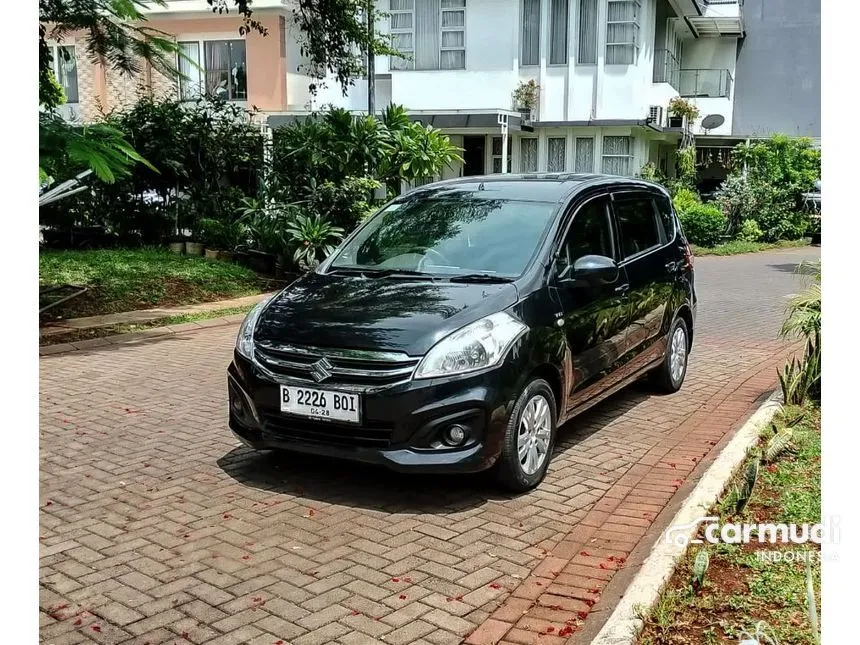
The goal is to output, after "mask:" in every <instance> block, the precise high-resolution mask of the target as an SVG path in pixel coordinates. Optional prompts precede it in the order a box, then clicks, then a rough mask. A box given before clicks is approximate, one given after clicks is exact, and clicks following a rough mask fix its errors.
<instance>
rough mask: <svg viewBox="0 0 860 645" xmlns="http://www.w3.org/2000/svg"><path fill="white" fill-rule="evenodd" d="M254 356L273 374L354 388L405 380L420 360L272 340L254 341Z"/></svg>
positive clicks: (404, 355) (392, 354) (395, 354)
mask: <svg viewBox="0 0 860 645" xmlns="http://www.w3.org/2000/svg"><path fill="white" fill-rule="evenodd" d="M254 356H255V358H256V359H257V361H258V363H259V364H260V365H261V366H263V367H264V368H266V369H267V370H269V371H270V372H272V373H274V374H280V375H282V376H289V377H292V378H297V379H301V380H304V381H308V382H309V383H324V384H325V385H349V386H358V387H362V386H364V387H368V386H370V387H372V386H379V385H391V384H393V383H399V382H401V381H406V380H408V379H409V377H410V376H411V375H412V372H413V370H414V369H415V366H416V365H417V364H418V361H419V360H420V359H419V358H415V357H412V356H408V355H407V354H402V353H399V352H371V351H364V350H349V349H322V348H317V347H306V346H297V345H287V344H284V343H276V342H272V341H257V342H255V343H254Z"/></svg>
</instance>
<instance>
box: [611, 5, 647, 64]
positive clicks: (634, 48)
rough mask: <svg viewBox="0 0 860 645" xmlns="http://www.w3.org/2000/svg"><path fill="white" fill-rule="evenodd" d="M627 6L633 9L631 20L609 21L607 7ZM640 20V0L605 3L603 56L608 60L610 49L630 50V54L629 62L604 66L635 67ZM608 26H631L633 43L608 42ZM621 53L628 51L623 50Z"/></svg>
mask: <svg viewBox="0 0 860 645" xmlns="http://www.w3.org/2000/svg"><path fill="white" fill-rule="evenodd" d="M613 3H615V4H629V5H632V6H633V7H634V12H635V16H634V19H633V20H610V19H609V14H610V9H609V7H610V6H611V5H612V4H613ZM641 19H642V0H608V1H607V11H606V48H605V51H604V56H605V57H606V58H607V59H608V58H609V50H610V48H616V47H617V48H619V49H620V48H630V49H629V51H630V52H631V55H630V60H626V59H625V61H624V62H622V63H617V62H613V63H610V62H606V65H635V64H636V63H637V61H638V60H639V49H640V45H641V30H642V27H641V25H640V22H641ZM610 25H632V26H633V41H632V42H609V27H610ZM623 51H628V50H627V49H624V50H623Z"/></svg>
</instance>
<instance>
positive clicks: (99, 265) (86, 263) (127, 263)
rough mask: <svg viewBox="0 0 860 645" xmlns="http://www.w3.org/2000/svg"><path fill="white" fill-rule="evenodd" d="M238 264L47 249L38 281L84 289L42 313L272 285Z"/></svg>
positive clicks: (111, 308)
mask: <svg viewBox="0 0 860 645" xmlns="http://www.w3.org/2000/svg"><path fill="white" fill-rule="evenodd" d="M266 282H267V281H265V280H261V279H260V278H259V277H258V276H257V275H256V274H255V273H254V272H253V271H251V270H250V269H247V268H245V267H241V266H239V265H237V264H232V263H229V262H222V261H219V260H208V259H206V258H203V257H188V256H182V255H177V254H175V253H170V252H169V251H167V250H163V249H134V250H127V249H126V250H113V249H102V250H97V251H43V252H42V253H40V254H39V285H40V286H46V285H59V284H75V285H84V286H86V287H88V288H89V291H87V292H86V293H85V294H83V295H81V296H78V297H77V298H74V299H72V300H70V301H68V302H67V303H63V304H61V305H58V306H56V307H53V308H52V309H49V310H48V311H47V312H45V314H43V316H42V319H43V320H53V319H56V318H58V317H62V318H78V317H80V316H95V315H99V314H110V313H118V312H122V311H132V310H135V309H151V308H153V307H164V306H177V305H188V304H196V303H200V302H212V301H216V300H224V299H227V298H237V297H239V296H248V295H252V294H255V293H261V292H262V291H264V290H266V287H267V286H268V285H267V284H266Z"/></svg>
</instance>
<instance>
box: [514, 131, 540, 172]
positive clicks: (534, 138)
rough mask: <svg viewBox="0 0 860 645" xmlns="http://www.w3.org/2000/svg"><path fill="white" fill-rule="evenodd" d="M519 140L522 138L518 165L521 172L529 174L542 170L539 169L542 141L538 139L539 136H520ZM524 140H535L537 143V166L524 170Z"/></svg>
mask: <svg viewBox="0 0 860 645" xmlns="http://www.w3.org/2000/svg"><path fill="white" fill-rule="evenodd" d="M519 140H520V149H519V159H518V160H517V167H518V169H519V172H521V173H527V174H534V173H537V172H540V170H538V169H539V168H540V154H539V151H540V142H539V140H538V137H537V136H532V137H519ZM523 141H534V142H535V144H534V145H535V167H534V170H524V169H523Z"/></svg>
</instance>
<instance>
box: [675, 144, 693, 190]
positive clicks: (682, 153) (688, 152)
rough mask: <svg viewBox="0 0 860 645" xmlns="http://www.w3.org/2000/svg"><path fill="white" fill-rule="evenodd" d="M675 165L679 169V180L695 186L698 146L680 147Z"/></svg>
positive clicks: (684, 183)
mask: <svg viewBox="0 0 860 645" xmlns="http://www.w3.org/2000/svg"><path fill="white" fill-rule="evenodd" d="M675 167H676V168H677V170H678V181H679V182H681V184H683V185H687V186H695V184H696V146H687V147H685V148H681V149H679V150H678V154H677V157H676V159H675Z"/></svg>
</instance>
